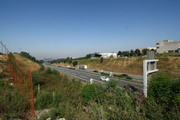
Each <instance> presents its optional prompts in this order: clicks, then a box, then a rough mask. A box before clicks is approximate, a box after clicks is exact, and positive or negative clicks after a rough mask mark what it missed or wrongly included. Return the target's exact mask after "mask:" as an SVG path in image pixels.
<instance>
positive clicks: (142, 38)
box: [0, 0, 180, 58]
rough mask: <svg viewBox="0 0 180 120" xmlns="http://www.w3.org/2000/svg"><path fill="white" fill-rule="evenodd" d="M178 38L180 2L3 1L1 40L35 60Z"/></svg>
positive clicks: (126, 0) (176, 0)
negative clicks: (33, 57)
mask: <svg viewBox="0 0 180 120" xmlns="http://www.w3.org/2000/svg"><path fill="white" fill-rule="evenodd" d="M166 39H169V40H180V0H0V40H2V41H3V42H4V43H5V44H6V46H7V47H8V48H9V50H10V51H12V52H21V51H26V52H29V53H30V54H31V55H33V56H35V57H37V58H49V57H53V58H62V57H67V56H70V57H79V56H85V55H86V54H88V53H93V52H118V51H119V50H121V51H122V50H130V49H136V48H142V47H151V46H155V42H156V41H159V40H166Z"/></svg>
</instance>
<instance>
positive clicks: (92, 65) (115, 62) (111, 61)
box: [56, 56, 180, 77]
mask: <svg viewBox="0 0 180 120" xmlns="http://www.w3.org/2000/svg"><path fill="white" fill-rule="evenodd" d="M144 59H145V57H130V58H108V59H103V62H102V63H100V58H96V59H83V60H78V64H79V65H88V69H95V70H101V69H102V70H105V71H112V72H117V73H126V74H134V75H142V74H143V60H144ZM157 59H159V61H158V64H157V68H158V69H159V72H162V73H166V74H168V75H170V76H178V77H180V75H179V73H180V57H164V56H160V57H158V58H157ZM56 65H58V66H67V65H68V64H67V63H60V64H56ZM71 66H72V65H71Z"/></svg>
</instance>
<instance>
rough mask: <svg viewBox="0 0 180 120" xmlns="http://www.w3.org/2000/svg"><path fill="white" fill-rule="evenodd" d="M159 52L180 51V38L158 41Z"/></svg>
mask: <svg viewBox="0 0 180 120" xmlns="http://www.w3.org/2000/svg"><path fill="white" fill-rule="evenodd" d="M156 48H157V53H169V52H179V50H178V49H179V48H180V40H179V41H172V40H162V41H158V42H157V43H156Z"/></svg>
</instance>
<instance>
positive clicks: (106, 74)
mask: <svg viewBox="0 0 180 120" xmlns="http://www.w3.org/2000/svg"><path fill="white" fill-rule="evenodd" d="M101 75H104V76H109V73H105V72H101Z"/></svg>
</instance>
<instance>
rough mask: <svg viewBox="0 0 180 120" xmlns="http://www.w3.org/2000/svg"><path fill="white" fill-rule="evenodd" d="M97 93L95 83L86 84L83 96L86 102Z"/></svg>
mask: <svg viewBox="0 0 180 120" xmlns="http://www.w3.org/2000/svg"><path fill="white" fill-rule="evenodd" d="M96 95H97V91H96V87H95V85H94V84H90V85H86V86H84V88H83V90H82V97H83V100H84V102H85V103H88V102H89V101H90V100H93V99H95V97H96Z"/></svg>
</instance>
